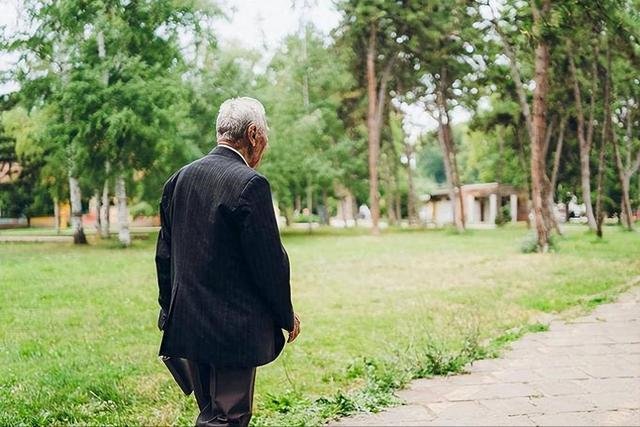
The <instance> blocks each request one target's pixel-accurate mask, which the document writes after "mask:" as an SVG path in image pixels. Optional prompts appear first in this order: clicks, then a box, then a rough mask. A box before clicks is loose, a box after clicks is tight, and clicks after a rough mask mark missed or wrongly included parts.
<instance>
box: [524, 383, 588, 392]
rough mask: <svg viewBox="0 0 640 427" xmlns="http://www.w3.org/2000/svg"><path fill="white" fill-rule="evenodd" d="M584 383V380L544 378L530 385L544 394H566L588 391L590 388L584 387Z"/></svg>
mask: <svg viewBox="0 0 640 427" xmlns="http://www.w3.org/2000/svg"><path fill="white" fill-rule="evenodd" d="M584 381H588V380H584ZM582 383H583V381H567V380H543V381H539V382H532V383H529V385H530V386H531V387H533V388H535V389H536V390H538V391H539V392H540V394H542V395H544V396H565V395H576V394H578V395H579V394H586V393H588V390H587V389H585V388H584V387H582V385H581V384H582Z"/></svg>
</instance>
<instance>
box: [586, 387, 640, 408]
mask: <svg viewBox="0 0 640 427" xmlns="http://www.w3.org/2000/svg"><path fill="white" fill-rule="evenodd" d="M584 398H585V399H588V400H589V401H590V402H591V403H593V404H594V405H595V406H596V407H597V408H598V409H607V410H614V409H636V410H640V389H636V390H635V391H633V392H609V393H593V394H590V395H588V396H585V397H584Z"/></svg>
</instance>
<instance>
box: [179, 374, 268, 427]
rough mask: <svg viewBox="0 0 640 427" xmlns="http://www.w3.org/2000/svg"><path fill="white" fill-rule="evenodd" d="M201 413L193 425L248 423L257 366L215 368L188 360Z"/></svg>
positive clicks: (239, 424) (237, 424)
mask: <svg viewBox="0 0 640 427" xmlns="http://www.w3.org/2000/svg"><path fill="white" fill-rule="evenodd" d="M189 367H190V370H191V376H192V378H193V394H194V395H195V396H196V401H197V402H198V407H199V408H200V415H198V418H197V419H196V426H198V427H200V426H243V427H245V426H248V425H249V420H250V419H251V409H252V405H253V385H254V383H255V380H256V368H255V367H252V368H227V367H217V368H216V367H215V366H213V365H209V364H206V363H198V362H192V361H189Z"/></svg>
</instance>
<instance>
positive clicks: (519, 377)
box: [491, 368, 542, 383]
mask: <svg viewBox="0 0 640 427" xmlns="http://www.w3.org/2000/svg"><path fill="white" fill-rule="evenodd" d="M491 375H492V376H494V377H496V378H497V379H498V380H501V381H502V382H505V383H522V382H533V381H537V380H540V379H542V377H541V376H540V375H538V374H537V373H536V372H535V371H532V370H523V369H513V368H511V369H505V370H502V371H493V372H491Z"/></svg>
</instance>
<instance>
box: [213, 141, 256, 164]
mask: <svg viewBox="0 0 640 427" xmlns="http://www.w3.org/2000/svg"><path fill="white" fill-rule="evenodd" d="M209 154H217V155H221V156H224V157H227V158H238V159H239V160H242V162H243V163H244V164H245V165H247V167H249V168H250V167H251V166H249V163H247V161H246V160H245V158H244V156H243V155H242V154H240V152H239V151H238V150H236V149H235V148H233V147H230V146H228V145H224V144H218V145H216V146H215V147H214V148H213V149H212V150H211V151H209Z"/></svg>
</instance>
